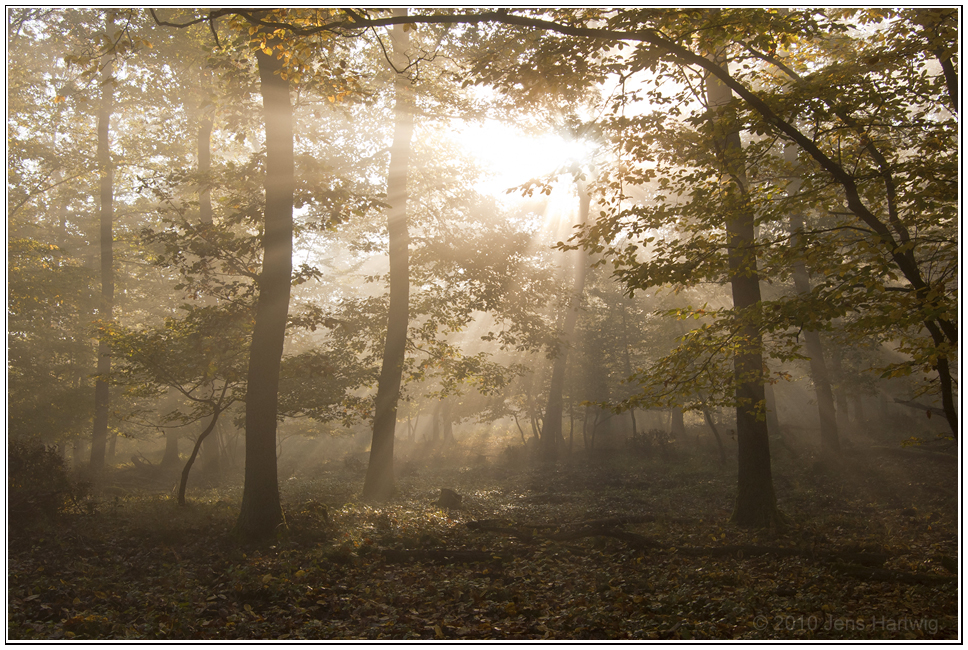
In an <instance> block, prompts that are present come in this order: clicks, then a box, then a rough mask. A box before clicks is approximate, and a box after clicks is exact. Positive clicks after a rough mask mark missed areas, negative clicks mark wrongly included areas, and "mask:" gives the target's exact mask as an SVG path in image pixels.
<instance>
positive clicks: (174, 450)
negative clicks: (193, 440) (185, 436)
mask: <svg viewBox="0 0 968 650" xmlns="http://www.w3.org/2000/svg"><path fill="white" fill-rule="evenodd" d="M177 464H178V434H177V433H175V432H174V431H173V430H172V429H168V430H167V431H165V455H164V456H162V458H161V466H162V467H171V466H172V465H177Z"/></svg>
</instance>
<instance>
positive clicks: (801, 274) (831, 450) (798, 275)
mask: <svg viewBox="0 0 968 650" xmlns="http://www.w3.org/2000/svg"><path fill="white" fill-rule="evenodd" d="M783 155H784V160H785V162H787V163H789V164H790V165H791V167H792V168H793V173H792V178H791V181H790V185H789V186H788V188H787V192H788V193H789V194H790V195H791V196H793V197H795V196H796V195H797V194H798V193H799V192H800V186H801V182H800V179H799V175H798V173H797V170H796V162H797V155H796V150H795V148H794V147H792V146H789V145H788V146H787V147H784V150H783ZM803 229H804V220H803V215H802V213H800V212H799V211H797V210H796V208H794V210H793V211H792V212H791V214H790V235H791V239H790V245H791V246H792V247H794V248H800V247H802V246H803V242H802V241H800V240H801V238H802V236H803ZM793 282H794V286H795V288H796V290H797V293H800V294H804V295H806V294H809V293H810V272H809V271H808V270H807V266H806V264H805V263H804V261H803V259H802V258H797V259H795V260H794V261H793ZM803 341H804V346H805V347H806V351H807V356H808V357H810V378H811V379H812V381H813V389H814V391H815V393H816V395H817V410H818V411H819V414H820V447H821V449H822V451H823V452H824V453H825V454H827V455H828V456H835V455H836V454H838V453H839V452H840V436H839V434H838V432H837V413H836V410H835V408H834V393H833V388H832V387H831V383H830V374H829V373H828V371H827V362H826V360H825V359H824V348H823V344H822V342H821V339H820V332H818V331H816V330H812V329H809V330H806V331H804V333H803Z"/></svg>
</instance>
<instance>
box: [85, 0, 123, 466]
mask: <svg viewBox="0 0 968 650" xmlns="http://www.w3.org/2000/svg"><path fill="white" fill-rule="evenodd" d="M105 33H106V35H107V39H106V40H107V41H108V42H109V43H110V42H113V41H115V40H116V39H117V38H118V32H117V30H116V28H115V26H114V11H113V10H110V11H108V12H107V13H106V14H105ZM112 57H113V55H111V54H108V55H106V56H105V58H104V63H103V65H102V67H101V83H100V88H101V103H100V106H99V107H98V113H97V161H98V176H99V184H100V187H99V203H98V215H99V216H98V219H99V221H100V230H99V240H100V245H101V300H100V303H99V305H98V317H99V319H100V320H101V321H102V322H111V320H112V319H113V311H114V228H113V224H114V164H113V162H112V160H111V141H110V128H111V112H112V106H113V103H114V79H113V77H112V60H113V58H112ZM110 371H111V354H110V346H109V345H108V343H107V342H106V341H103V342H99V343H98V354H97V374H98V376H99V379H97V381H96V382H95V384H94V430H93V434H92V437H91V471H92V473H94V474H97V473H99V472H100V471H101V470H102V469H103V467H104V455H105V446H106V443H107V437H108V408H109V401H110V394H109V388H108V382H107V380H105V379H102V378H100V377H103V376H104V375H106V374H107V373H108V372H110Z"/></svg>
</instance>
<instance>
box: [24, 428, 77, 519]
mask: <svg viewBox="0 0 968 650" xmlns="http://www.w3.org/2000/svg"><path fill="white" fill-rule="evenodd" d="M76 492H77V486H75V485H74V484H73V483H72V482H71V480H70V477H69V476H68V473H67V468H66V467H64V459H63V458H61V456H60V454H59V453H57V449H56V448H55V447H49V446H47V445H43V444H40V443H38V442H29V441H13V442H10V443H9V446H8V448H7V507H8V514H9V517H10V522H11V523H25V522H29V521H32V520H34V519H36V518H37V517H39V516H45V517H53V516H55V515H56V514H57V513H58V512H61V511H62V510H64V509H65V508H66V507H67V506H68V505H69V504H71V503H74V501H75V499H76V496H77V495H76Z"/></svg>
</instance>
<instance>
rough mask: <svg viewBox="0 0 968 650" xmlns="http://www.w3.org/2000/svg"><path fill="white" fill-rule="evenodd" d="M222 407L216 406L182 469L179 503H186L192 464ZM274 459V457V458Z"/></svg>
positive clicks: (181, 504) (215, 422)
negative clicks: (210, 419)
mask: <svg viewBox="0 0 968 650" xmlns="http://www.w3.org/2000/svg"><path fill="white" fill-rule="evenodd" d="M222 410H223V409H222V408H221V407H216V408H215V412H214V413H212V421H211V422H209V423H208V426H207V427H205V430H204V431H202V432H201V433H200V434H199V436H198V440H196V441H195V446H194V447H192V453H191V455H190V456H189V457H188V461H187V462H186V463H185V467H184V469H182V473H181V480H180V481H179V483H178V505H180V506H183V505H185V490H186V489H187V488H188V475H189V473H190V472H191V471H192V465H193V464H194V463H195V458H196V457H197V456H198V450H199V449H200V448H201V446H202V443H203V442H205V440H206V439H208V437H209V434H210V433H212V431H214V430H215V425H216V424H217V423H218V416H219V415H221V414H222ZM273 460H274V459H273Z"/></svg>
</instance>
